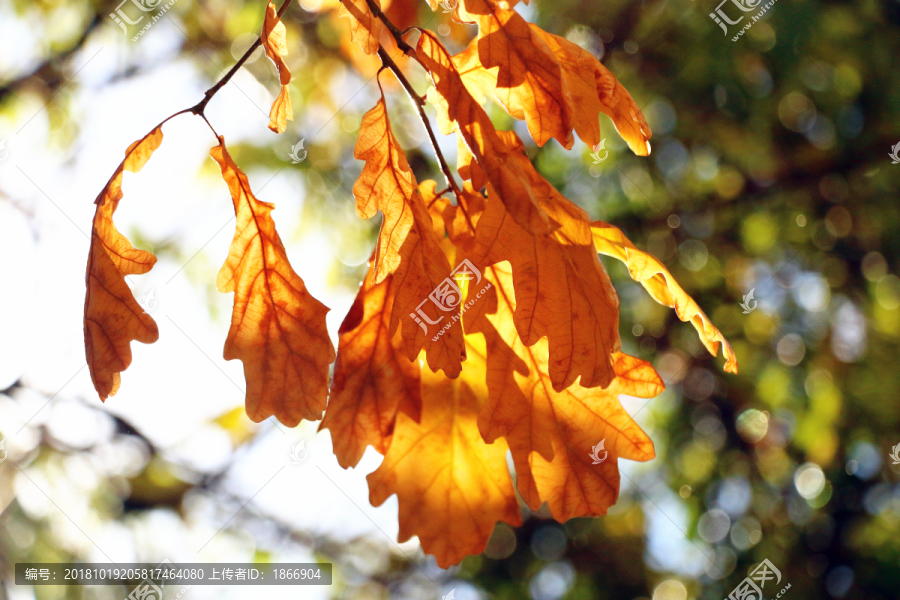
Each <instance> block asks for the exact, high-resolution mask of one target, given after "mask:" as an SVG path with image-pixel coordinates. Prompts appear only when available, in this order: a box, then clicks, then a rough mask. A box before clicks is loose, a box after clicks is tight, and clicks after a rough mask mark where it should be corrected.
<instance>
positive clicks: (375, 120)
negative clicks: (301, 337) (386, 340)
mask: <svg viewBox="0 0 900 600" xmlns="http://www.w3.org/2000/svg"><path fill="white" fill-rule="evenodd" d="M353 155H354V156H355V157H356V158H358V159H360V160H365V161H366V164H365V167H364V168H363V171H362V173H361V174H360V176H359V179H357V181H356V183H355V184H354V186H353V195H354V196H356V212H357V214H358V215H359V216H360V218H363V219H369V218H372V217H374V216H375V213H376V212H377V211H379V210H380V211H381V212H382V213H383V215H384V220H383V222H382V224H381V232H380V233H379V235H378V243H377V246H376V248H375V257H376V258H375V266H374V278H373V281H374V282H375V283H380V282H381V281H383V280H384V278H385V277H387V276H388V275H389V274H391V273H392V274H393V275H394V283H395V285H396V289H395V300H394V304H395V310H393V311H392V315H391V324H390V333H391V335H393V334H394V332H395V331H396V330H397V326H398V325H400V323H401V320H402V329H401V333H402V336H403V340H404V343H405V346H406V351H407V357H408V358H409V360H413V359H414V358H415V357H416V356H418V354H419V351H420V350H421V349H422V348H425V351H426V356H427V358H428V365H429V366H430V367H431V368H432V369H433V370H438V369H443V370H444V372H445V373H446V374H447V376H449V377H456V376H458V375H459V372H460V370H461V369H462V361H463V360H465V348H464V345H463V341H462V332H461V331H460V329H461V328H459V327H451V328H450V330H449V331H448V332H447V333H446V334H445V335H442V336H439V337H438V338H437V339H436V340H435V339H432V338H433V336H435V334H436V333H437V331H436V330H435V331H429V330H428V326H427V324H432V325H433V324H437V323H438V322H439V321H442V320H443V319H444V318H449V314H448V313H447V312H443V311H442V310H441V309H439V308H438V306H436V304H435V303H434V302H431V301H429V295H430V294H431V293H432V292H433V291H434V290H435V289H436V288H438V287H439V286H441V285H442V284H443V283H444V282H445V280H446V279H447V278H448V277H449V276H450V270H451V269H450V262H449V261H448V260H447V257H446V256H445V255H444V253H443V251H442V250H441V247H440V243H439V240H438V238H437V236H436V235H435V233H434V230H433V223H432V219H431V215H429V214H428V208H426V206H427V202H429V201H430V200H431V199H432V198H427V199H426V198H424V197H423V195H422V191H421V190H420V189H419V188H418V186H417V184H416V179H415V176H414V175H413V173H412V171H411V170H410V168H409V164H408V163H407V161H406V155H404V154H403V150H402V149H401V148H400V144H399V143H398V142H397V139H396V138H395V137H394V134H393V132H392V131H391V123H390V119H389V118H388V114H387V108H386V106H385V103H384V96H382V97H381V98H380V99H379V101H378V103H377V104H376V105H375V107H374V108H372V109H371V110H370V111H369V112H367V113H366V114H365V115H364V116H363V120H362V125H361V126H360V129H359V138H358V139H357V141H356V147H355V149H354V152H353ZM426 183H427V185H426ZM426 183H423V185H422V190H430V191H429V193H431V194H433V192H434V183H433V182H430V183H429V182H426ZM457 303H458V299H457ZM420 311H422V312H424V313H425V317H422V318H421V319H420V320H417V319H419V317H417V316H416V315H419V314H420ZM445 322H446V321H445ZM420 323H421V324H420ZM426 323H427V324H426Z"/></svg>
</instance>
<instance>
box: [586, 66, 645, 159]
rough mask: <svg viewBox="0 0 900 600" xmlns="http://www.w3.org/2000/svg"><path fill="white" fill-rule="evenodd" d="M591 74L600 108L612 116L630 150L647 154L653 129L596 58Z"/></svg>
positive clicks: (619, 84)
mask: <svg viewBox="0 0 900 600" xmlns="http://www.w3.org/2000/svg"><path fill="white" fill-rule="evenodd" d="M594 76H595V77H596V78H597V91H598V92H599V93H600V110H602V111H603V113H604V114H605V115H606V116H607V117H609V118H610V119H612V121H613V123H615V125H616V131H618V132H619V135H621V136H622V139H624V140H625V141H626V142H628V147H629V148H631V151H632V152H634V153H635V154H637V155H638V156H648V155H649V154H650V141H649V140H650V136H651V135H652V132H651V131H650V126H649V125H648V124H647V121H646V119H644V115H643V113H642V112H641V109H640V108H638V105H637V103H636V102H635V101H634V99H633V98H632V97H631V94H629V93H628V90H626V89H625V86H623V85H622V84H621V83H619V80H618V79H616V77H615V75H613V74H612V73H610V72H609V69H607V68H606V67H604V66H603V65H602V64H601V63H600V62H599V61H598V62H597V64H596V65H594Z"/></svg>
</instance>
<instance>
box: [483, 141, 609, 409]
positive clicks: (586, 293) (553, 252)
mask: <svg viewBox="0 0 900 600" xmlns="http://www.w3.org/2000/svg"><path fill="white" fill-rule="evenodd" d="M505 133H506V135H505V137H506V138H507V139H508V140H509V141H508V143H509V145H510V147H511V148H513V149H514V152H513V156H514V157H515V160H516V161H517V162H519V163H520V165H521V168H522V170H523V171H527V173H528V174H529V179H530V181H531V185H532V187H533V189H534V190H535V192H536V195H537V196H538V198H540V200H541V206H542V208H543V209H544V210H545V211H547V214H548V215H549V216H550V218H551V219H552V220H553V221H554V222H556V223H558V224H559V228H558V229H557V230H556V231H554V232H553V233H551V234H549V235H535V234H530V233H528V232H527V231H525V230H523V229H522V228H521V227H519V226H518V225H517V224H516V223H515V221H514V220H513V219H512V217H511V216H510V214H509V213H508V212H507V210H506V208H505V207H504V206H503V204H502V203H501V202H498V201H497V200H496V197H495V196H494V195H493V192H492V190H491V188H490V186H489V187H488V201H487V207H486V209H485V212H484V214H483V215H482V216H481V218H480V219H479V221H478V227H477V229H476V232H475V250H474V253H473V256H474V260H475V262H476V264H486V265H490V264H495V263H498V262H501V261H509V262H510V263H512V269H513V273H515V276H516V279H515V282H516V296H517V298H518V302H517V307H516V313H515V324H516V330H517V331H518V332H519V335H520V336H521V337H522V341H523V342H524V343H525V345H527V346H531V345H533V344H535V343H536V342H537V341H538V339H540V338H541V337H544V336H547V337H548V339H549V342H550V365H549V366H550V378H551V380H552V381H553V388H554V389H555V390H557V391H561V390H563V389H564V388H567V387H569V386H570V385H571V384H572V383H574V382H575V380H576V379H577V378H578V377H581V382H580V384H581V385H582V386H583V387H596V386H604V387H605V386H607V385H608V384H609V383H610V382H611V381H612V379H613V377H614V375H615V374H614V372H613V367H612V364H611V359H610V355H612V353H614V352H617V351H618V350H619V344H620V342H619V333H618V329H619V311H618V308H619V301H618V297H617V296H616V291H615V289H613V287H612V284H611V283H610V280H609V276H608V275H607V274H606V271H605V270H604V269H603V265H602V264H600V260H599V259H598V258H597V252H596V251H595V250H594V246H593V242H592V240H591V229H590V219H589V218H588V215H587V213H586V212H585V211H584V210H582V209H581V208H579V207H577V206H575V205H574V204H573V203H572V202H570V201H569V200H567V199H566V198H564V197H563V196H562V195H561V194H560V193H559V192H558V191H556V189H555V188H554V187H553V186H552V185H550V184H549V183H548V182H547V181H546V180H545V179H544V178H543V177H541V176H540V175H539V174H538V172H537V171H535V170H534V167H533V166H532V164H531V162H530V161H529V160H528V157H527V156H525V154H524V148H523V146H522V142H521V140H519V138H518V137H517V136H516V135H515V134H514V133H512V132H505Z"/></svg>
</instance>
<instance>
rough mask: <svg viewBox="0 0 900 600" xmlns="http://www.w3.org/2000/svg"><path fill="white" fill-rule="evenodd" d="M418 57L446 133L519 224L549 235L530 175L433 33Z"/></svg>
mask: <svg viewBox="0 0 900 600" xmlns="http://www.w3.org/2000/svg"><path fill="white" fill-rule="evenodd" d="M416 54H417V56H418V57H419V60H421V61H422V64H424V65H425V68H426V69H428V71H429V73H431V79H432V81H433V83H434V87H433V88H429V90H428V99H429V100H430V101H431V102H432V104H434V106H435V108H436V109H437V116H438V125H439V127H440V129H441V131H442V132H443V133H444V134H445V135H449V134H451V133H453V132H454V131H456V132H457V134H458V135H459V136H460V137H462V139H463V141H464V142H465V145H466V147H467V148H468V150H469V152H470V153H471V155H473V156H474V157H475V160H476V161H477V162H478V164H479V166H480V168H481V169H483V171H484V174H485V176H486V178H487V180H488V181H490V182H491V185H492V186H493V187H494V190H495V191H496V192H497V194H498V195H499V196H500V199H501V200H502V202H503V204H505V205H506V207H507V209H508V210H509V213H510V214H511V215H512V216H513V218H514V219H515V221H516V222H517V223H518V224H519V225H521V226H522V227H523V228H525V229H527V230H528V231H532V232H540V233H542V232H546V231H549V230H550V224H549V222H548V220H547V214H546V213H545V212H544V211H543V210H541V207H540V206H539V204H538V201H537V199H536V197H535V194H534V192H533V191H532V190H531V187H530V185H529V181H528V177H527V176H526V174H525V173H524V172H523V171H522V169H521V167H520V165H519V163H518V162H517V161H514V160H512V159H511V155H512V152H511V150H510V149H509V148H508V147H507V146H506V145H505V144H504V143H503V140H502V139H501V138H500V136H499V135H498V132H497V130H496V129H494V125H493V123H491V120H490V118H489V117H488V115H487V113H486V112H484V109H483V108H481V105H480V104H479V103H478V102H476V100H475V99H474V98H473V97H472V95H471V94H470V93H469V91H468V90H467V89H466V86H465V85H464V84H463V81H462V79H461V78H460V75H459V72H458V71H457V70H456V67H455V65H454V64H453V60H452V59H451V57H450V54H449V53H448V52H447V49H446V48H444V46H443V45H442V44H441V43H440V42H439V41H438V40H437V38H436V37H434V35H433V34H432V33H431V32H429V31H423V32H422V35H421V36H420V37H419V42H418V46H417V48H416ZM475 181H477V179H475Z"/></svg>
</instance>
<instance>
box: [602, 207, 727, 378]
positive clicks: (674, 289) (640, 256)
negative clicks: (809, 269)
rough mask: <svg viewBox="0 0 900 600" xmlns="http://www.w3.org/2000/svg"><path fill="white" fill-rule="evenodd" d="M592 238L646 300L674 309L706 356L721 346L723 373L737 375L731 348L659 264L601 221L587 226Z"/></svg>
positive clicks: (715, 353)
mask: <svg viewBox="0 0 900 600" xmlns="http://www.w3.org/2000/svg"><path fill="white" fill-rule="evenodd" d="M591 230H592V231H593V235H594V245H595V246H596V247H597V252H599V253H600V254H605V255H607V256H612V257H613V258H616V259H618V260H620V261H622V262H623V263H625V265H626V266H627V267H628V272H629V273H630V274H631V278H632V279H634V280H635V281H637V282H638V283H640V284H641V285H642V286H644V289H646V290H647V292H648V293H649V294H650V296H651V297H652V298H653V299H654V300H656V301H657V302H659V303H660V304H662V305H664V306H668V307H669V308H674V309H675V313H676V314H677V315H678V318H679V319H681V320H682V321H684V322H690V323H691V325H693V326H694V329H696V330H697V333H698V334H699V335H700V341H701V342H703V345H704V346H706V349H707V350H709V352H710V354H712V355H713V356H716V355H717V354H718V352H719V343H721V344H722V354H723V356H724V357H725V371H727V372H729V373H737V372H738V364H737V356H736V355H735V353H734V350H733V349H732V348H731V344H729V343H728V340H726V339H725V336H723V335H722V332H720V331H719V330H718V329H716V327H715V326H714V325H713V324H712V322H711V321H710V320H709V317H707V316H706V314H705V313H704V312H703V311H702V310H701V309H700V307H699V306H698V305H697V303H696V302H695V301H694V299H693V298H691V297H690V296H689V295H688V294H687V293H686V292H685V291H684V290H683V289H682V287H681V286H680V285H678V282H677V281H675V278H674V277H672V274H671V273H669V270H668V269H666V267H665V265H663V264H662V263H661V262H659V260H657V259H656V258H654V257H652V256H651V255H649V254H647V253H646V252H644V251H642V250H639V249H638V248H637V247H636V246H635V245H634V244H632V243H631V241H630V240H629V239H628V238H626V237H625V234H623V233H622V231H621V230H620V229H619V228H617V227H614V226H612V225H610V224H608V223H604V222H603V221H595V222H593V223H591Z"/></svg>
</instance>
